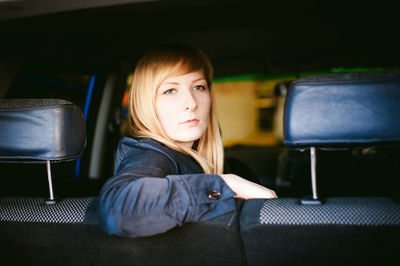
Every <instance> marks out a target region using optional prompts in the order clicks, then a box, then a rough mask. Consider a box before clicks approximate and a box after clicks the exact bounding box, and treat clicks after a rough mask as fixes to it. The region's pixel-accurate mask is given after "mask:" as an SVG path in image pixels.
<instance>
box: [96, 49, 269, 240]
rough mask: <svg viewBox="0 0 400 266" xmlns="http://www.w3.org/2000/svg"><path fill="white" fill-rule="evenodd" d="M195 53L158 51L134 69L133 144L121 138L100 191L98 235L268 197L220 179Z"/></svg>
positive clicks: (149, 230)
mask: <svg viewBox="0 0 400 266" xmlns="http://www.w3.org/2000/svg"><path fill="white" fill-rule="evenodd" d="M211 80H212V67H211V63H210V61H209V59H208V57H207V56H206V55H205V54H204V53H203V52H201V51H199V50H196V49H192V48H189V47H183V46H171V45H165V46H162V47H158V48H155V49H153V50H151V51H150V52H149V53H147V54H146V55H145V56H144V57H143V58H142V59H141V60H140V61H139V62H138V64H137V66H136V69H135V73H134V78H133V83H132V87H131V90H130V96H129V98H130V101H129V124H130V131H131V133H132V136H133V138H124V139H122V140H121V142H120V144H119V146H118V150H117V156H116V162H115V172H114V176H113V177H112V178H110V179H109V180H108V181H107V182H106V183H105V185H104V187H103V189H102V191H101V193H100V214H101V221H102V224H103V226H104V227H105V229H106V230H107V231H108V232H109V233H111V234H115V235H119V236H129V237H139V236H149V235H154V234H158V233H162V232H165V231H167V230H169V229H171V228H173V227H175V226H177V225H182V224H183V223H186V222H198V221H205V220H209V219H214V218H218V217H220V216H222V215H227V214H230V213H234V212H235V200H234V198H243V199H249V198H274V197H276V195H275V192H274V191H272V190H269V189H267V188H265V187H263V186H260V185H258V184H255V183H252V182H250V181H247V180H245V179H243V178H241V177H239V176H236V175H233V174H223V167H224V166H223V160H224V158H223V146H222V141H221V136H220V132H219V127H218V120H217V115H216V109H215V106H214V97H213V94H212V91H211Z"/></svg>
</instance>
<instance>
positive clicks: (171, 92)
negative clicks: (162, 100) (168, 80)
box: [163, 89, 176, 94]
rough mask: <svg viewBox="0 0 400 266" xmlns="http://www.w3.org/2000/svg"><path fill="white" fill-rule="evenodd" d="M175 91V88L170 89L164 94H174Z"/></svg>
mask: <svg viewBox="0 0 400 266" xmlns="http://www.w3.org/2000/svg"><path fill="white" fill-rule="evenodd" d="M175 92H176V90H175V89H169V90H166V91H164V92H163V94H173V93H175Z"/></svg>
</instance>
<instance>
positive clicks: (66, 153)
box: [0, 99, 86, 161]
mask: <svg viewBox="0 0 400 266" xmlns="http://www.w3.org/2000/svg"><path fill="white" fill-rule="evenodd" d="M85 144H86V127H85V119H84V117H83V114H82V111H81V110H80V109H79V108H78V107H77V106H76V105H74V104H73V103H71V102H68V101H65V100H59V99H0V159H3V160H51V161H54V160H70V159H75V158H77V157H79V156H80V155H81V154H82V152H83V150H84V147H85Z"/></svg>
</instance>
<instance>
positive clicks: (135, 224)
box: [100, 151, 235, 237]
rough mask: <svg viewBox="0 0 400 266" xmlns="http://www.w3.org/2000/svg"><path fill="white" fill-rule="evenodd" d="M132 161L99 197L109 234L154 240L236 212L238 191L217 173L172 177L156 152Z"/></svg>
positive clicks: (105, 187) (165, 162)
mask: <svg viewBox="0 0 400 266" xmlns="http://www.w3.org/2000/svg"><path fill="white" fill-rule="evenodd" d="M148 158H151V163H149V162H148ZM127 159H128V160H130V161H131V162H132V163H130V164H129V166H128V167H126V168H124V169H122V170H120V171H119V172H117V173H116V174H115V175H114V176H113V177H112V178H110V179H109V180H108V181H107V182H106V183H105V185H104V186H103V188H102V191H101V193H100V217H101V222H102V224H103V227H104V228H105V229H106V231H107V232H108V233H110V234H115V235H119V236H129V237H140V236H150V235H155V234H159V233H163V232H165V231H167V230H169V229H171V228H173V227H175V226H180V225H182V224H183V223H186V222H198V221H205V220H209V219H213V218H216V217H218V216H221V215H224V214H228V213H232V212H234V211H235V200H234V199H233V196H234V195H235V193H234V192H233V191H232V190H231V189H230V188H229V187H228V186H227V185H226V183H225V182H224V181H223V180H222V178H221V177H220V176H218V175H211V174H188V175H171V174H168V173H171V169H170V168H171V163H170V162H169V159H168V158H167V157H165V156H163V155H162V154H160V153H158V152H155V151H147V152H145V153H140V155H139V156H135V158H129V156H128V158H127Z"/></svg>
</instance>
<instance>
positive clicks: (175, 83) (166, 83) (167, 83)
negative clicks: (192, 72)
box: [161, 81, 179, 86]
mask: <svg viewBox="0 0 400 266" xmlns="http://www.w3.org/2000/svg"><path fill="white" fill-rule="evenodd" d="M171 84H172V85H179V82H173V81H171V82H164V83H161V86H162V85H171Z"/></svg>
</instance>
